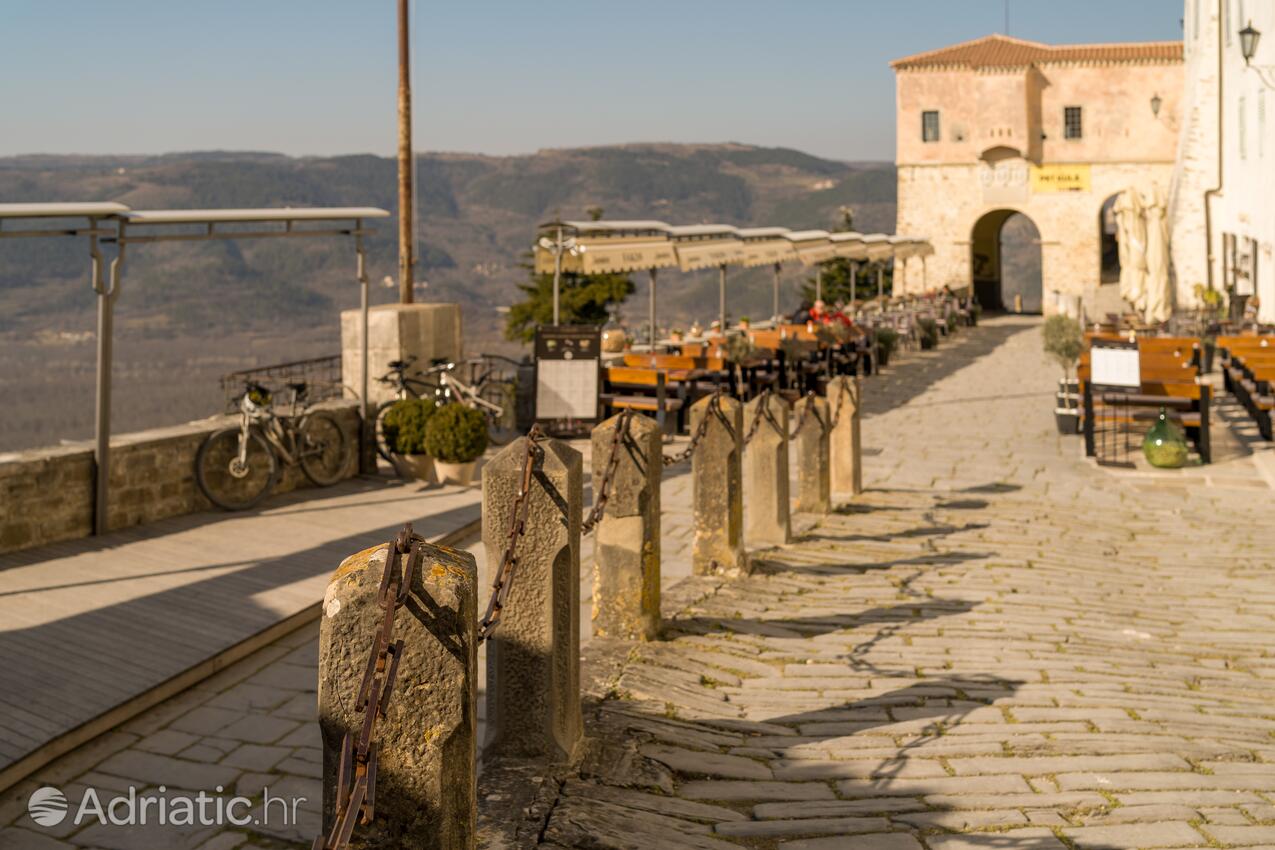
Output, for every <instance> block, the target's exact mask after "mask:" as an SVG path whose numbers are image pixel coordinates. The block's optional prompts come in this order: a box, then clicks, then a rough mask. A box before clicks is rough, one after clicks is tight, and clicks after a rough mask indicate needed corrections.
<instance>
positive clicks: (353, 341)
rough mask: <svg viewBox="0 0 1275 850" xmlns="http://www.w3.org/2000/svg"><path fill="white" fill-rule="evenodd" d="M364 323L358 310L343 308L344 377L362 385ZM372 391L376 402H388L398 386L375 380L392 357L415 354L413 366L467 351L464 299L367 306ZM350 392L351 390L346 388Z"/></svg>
mask: <svg viewBox="0 0 1275 850" xmlns="http://www.w3.org/2000/svg"><path fill="white" fill-rule="evenodd" d="M361 334H362V322H361V319H360V316H359V311H358V310H342V311H341V376H342V378H341V379H342V381H343V382H344V383H345V386H346V387H347V388H350V389H354V390H357V388H358V387H359V385H360V381H361V380H362V375H363V347H362V345H363V343H362V339H361ZM367 336H368V357H367V359H368V363H369V364H370V366H371V368H370V370H369V375H370V378H369V381H370V383H369V386H368V396H369V397H370V398H371V402H372V404H379V403H381V402H383V401H389V400H390V399H392V398H393V397H394V391H393V390H392V389H390V388H388V387H386V386H384V385H382V384H379V383H377V381H376V379H377V378H378V377H380V376H381V375H384V374H385V373H386V372H388V371H389V368H390V365H389V364H390V361H391V360H407V359H409V358H413V357H414V358H416V363H415V366H414V367H413V368H416V369H428V368H429V366H430V361H431V360H435V359H446V360H450V361H453V362H455V361H459V360H460V359H461V357H462V355H463V354H464V350H463V345H462V337H461V317H460V305H459V304H380V305H378V306H376V307H373V308H371V309H370V310H369V311H368V334H367ZM347 392H348V390H347Z"/></svg>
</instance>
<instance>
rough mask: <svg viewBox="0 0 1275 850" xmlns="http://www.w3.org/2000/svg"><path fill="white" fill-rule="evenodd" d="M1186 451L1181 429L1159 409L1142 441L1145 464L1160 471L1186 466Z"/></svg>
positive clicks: (1184, 438) (1162, 409)
mask: <svg viewBox="0 0 1275 850" xmlns="http://www.w3.org/2000/svg"><path fill="white" fill-rule="evenodd" d="M1187 451H1188V449H1187V444H1186V436H1185V435H1184V434H1183V433H1182V429H1181V428H1179V427H1178V426H1177V425H1175V424H1174V423H1172V422H1170V421H1169V417H1168V416H1166V415H1165V413H1164V408H1163V407H1161V408H1160V416H1159V417H1158V418H1157V419H1156V423H1155V424H1154V425H1152V426H1151V430H1150V431H1148V432H1147V436H1146V437H1144V438H1143V440H1142V454H1144V455H1145V456H1146V458H1147V463H1149V464H1151V465H1152V466H1156V467H1159V468H1161V469H1178V468H1179V467H1181V466H1184V465H1185V464H1186V456H1187Z"/></svg>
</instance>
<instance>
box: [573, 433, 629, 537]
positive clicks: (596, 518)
mask: <svg viewBox="0 0 1275 850" xmlns="http://www.w3.org/2000/svg"><path fill="white" fill-rule="evenodd" d="M632 419H633V408H626V409H625V410H624V411H623V412H621V413H620V421H619V422H617V423H616V425H615V434H614V435H612V437H611V456H610V457H609V458H608V459H607V466H606V471H605V472H603V473H602V481H601V482H600V483H599V484H598V492H597V497H596V498H595V499H594V502H593V508H592V510H590V511H589V513H588V514H587V515H585V518H584V522H583V523H582V524H581V526H580V531H581V533H582V534H588V533H589V532H591V531H593V529H594V528H595V527H596V526H597V524H598V523H599V522H601V520H602V515H603V514H604V513H606V509H607V499H609V498H611V479H612V478H613V477H614V476H615V470H616V469H617V468H618V467H619V465H620V444H621V443H623V442H624V438H625V436H627V435H628V433H629V423H630V422H631V421H632Z"/></svg>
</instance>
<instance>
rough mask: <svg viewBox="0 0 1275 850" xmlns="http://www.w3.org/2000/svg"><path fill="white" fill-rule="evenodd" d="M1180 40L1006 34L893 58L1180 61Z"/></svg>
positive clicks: (914, 64) (993, 63) (915, 62)
mask: <svg viewBox="0 0 1275 850" xmlns="http://www.w3.org/2000/svg"><path fill="white" fill-rule="evenodd" d="M1181 61H1182V42H1180V41H1144V42H1124V43H1118V44H1041V43H1040V42H1038V41H1026V40H1024V39H1021V38H1010V37H1009V36H1005V35H988V36H984V37H983V38H978V39H975V40H974V41H966V42H962V43H961V44H954V45H952V46H951V47H942V48H939V49H938V50H930V51H928V52H926V53H917V54H915V55H913V56H905V57H903V58H902V59H895V60H894V61H893V62H891V63H890V65H891V66H892V67H893V68H895V69H896V70H900V69H907V68H925V67H934V66H944V65H949V66H952V65H954V66H961V67H967V68H1014V67H1025V66H1027V65H1039V64H1042V63H1046V62H1181Z"/></svg>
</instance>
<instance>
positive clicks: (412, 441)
mask: <svg viewBox="0 0 1275 850" xmlns="http://www.w3.org/2000/svg"><path fill="white" fill-rule="evenodd" d="M435 410H437V405H435V404H434V401H433V399H426V398H408V399H403V400H402V401H397V402H395V403H394V404H393V405H392V406H391V407H390V409H389V411H387V412H386V414H385V417H384V418H383V419H382V420H381V423H382V428H383V429H384V432H385V444H386V445H387V446H389V448H390V451H393V452H395V453H397V454H401V455H423V454H429V452H428V451H427V450H426V449H425V428H426V426H427V425H428V424H429V420H430V419H431V418H432V417H433V415H434V412H435Z"/></svg>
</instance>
